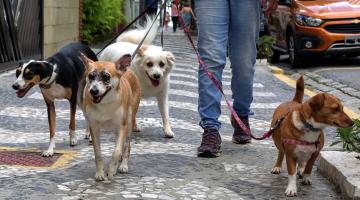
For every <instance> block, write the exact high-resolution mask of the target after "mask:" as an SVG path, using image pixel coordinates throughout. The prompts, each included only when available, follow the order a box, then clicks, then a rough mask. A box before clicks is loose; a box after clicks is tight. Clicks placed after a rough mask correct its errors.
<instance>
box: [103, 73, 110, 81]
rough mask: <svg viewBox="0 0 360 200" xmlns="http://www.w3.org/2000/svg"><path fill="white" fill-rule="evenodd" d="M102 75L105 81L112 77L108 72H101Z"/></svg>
mask: <svg viewBox="0 0 360 200" xmlns="http://www.w3.org/2000/svg"><path fill="white" fill-rule="evenodd" d="M101 77H102V79H103V80H104V81H108V80H109V79H110V75H109V74H108V73H103V74H101Z"/></svg>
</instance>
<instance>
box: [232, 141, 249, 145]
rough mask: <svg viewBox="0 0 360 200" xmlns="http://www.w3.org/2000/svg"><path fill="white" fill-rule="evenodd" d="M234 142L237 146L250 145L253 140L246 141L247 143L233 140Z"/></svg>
mask: <svg viewBox="0 0 360 200" xmlns="http://www.w3.org/2000/svg"><path fill="white" fill-rule="evenodd" d="M232 142H233V143H235V144H249V143H251V140H246V141H237V140H232Z"/></svg>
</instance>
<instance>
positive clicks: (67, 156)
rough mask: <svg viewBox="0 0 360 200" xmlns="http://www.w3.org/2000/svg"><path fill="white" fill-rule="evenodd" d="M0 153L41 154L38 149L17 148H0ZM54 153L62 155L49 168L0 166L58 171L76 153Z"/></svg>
mask: <svg viewBox="0 0 360 200" xmlns="http://www.w3.org/2000/svg"><path fill="white" fill-rule="evenodd" d="M0 151H24V152H39V154H40V153H41V152H42V151H41V150H39V149H35V148H18V147H1V146H0ZM55 153H61V154H62V155H61V156H60V157H59V158H58V159H57V160H56V161H55V163H53V164H52V165H51V166H50V167H34V166H23V165H0V166H11V167H18V168H25V169H47V170H51V169H59V168H63V167H65V166H66V165H67V164H69V162H70V161H71V160H73V159H74V158H75V157H76V156H77V155H78V153H77V152H76V151H64V150H57V151H56V152H55Z"/></svg>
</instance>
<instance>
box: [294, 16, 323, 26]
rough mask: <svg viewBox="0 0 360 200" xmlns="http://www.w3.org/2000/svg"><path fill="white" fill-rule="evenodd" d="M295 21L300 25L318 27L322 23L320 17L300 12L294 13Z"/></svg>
mask: <svg viewBox="0 0 360 200" xmlns="http://www.w3.org/2000/svg"><path fill="white" fill-rule="evenodd" d="M295 21H296V22H297V23H298V24H300V25H303V26H313V27H318V26H320V25H321V24H322V23H323V20H322V19H319V18H314V17H309V16H306V15H302V14H296V15H295Z"/></svg>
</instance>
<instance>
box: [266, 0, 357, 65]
mask: <svg viewBox="0 0 360 200" xmlns="http://www.w3.org/2000/svg"><path fill="white" fill-rule="evenodd" d="M267 26H268V32H269V34H270V35H272V36H274V37H275V38H276V44H275V45H274V47H273V49H274V56H273V59H272V60H273V61H278V60H279V58H280V54H289V60H290V63H291V65H292V66H293V67H298V66H300V65H301V64H302V63H303V62H304V61H305V60H306V59H307V58H309V57H310V56H312V55H319V54H338V55H348V56H357V55H360V1H359V0H279V3H278V6H277V8H276V9H275V10H273V11H271V12H270V15H269V18H268V23H267Z"/></svg>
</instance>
